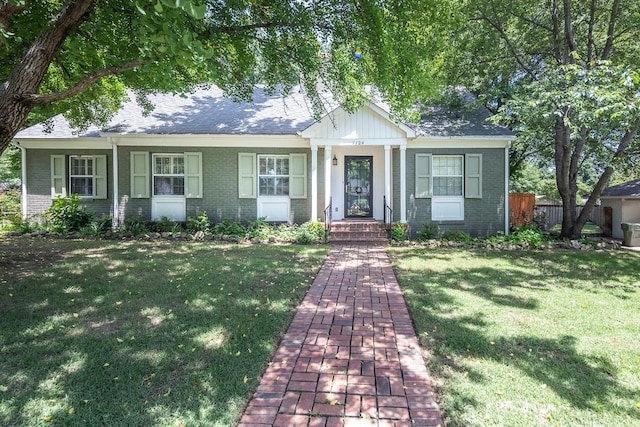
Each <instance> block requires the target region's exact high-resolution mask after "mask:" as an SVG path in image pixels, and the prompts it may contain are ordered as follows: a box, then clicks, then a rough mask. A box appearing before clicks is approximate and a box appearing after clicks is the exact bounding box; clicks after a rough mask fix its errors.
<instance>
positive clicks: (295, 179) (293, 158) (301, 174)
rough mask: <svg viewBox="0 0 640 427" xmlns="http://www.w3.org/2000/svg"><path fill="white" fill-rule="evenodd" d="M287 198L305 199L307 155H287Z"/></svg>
mask: <svg viewBox="0 0 640 427" xmlns="http://www.w3.org/2000/svg"><path fill="white" fill-rule="evenodd" d="M289 197H290V198H292V199H306V198H307V155H306V154H305V153H291V154H289Z"/></svg>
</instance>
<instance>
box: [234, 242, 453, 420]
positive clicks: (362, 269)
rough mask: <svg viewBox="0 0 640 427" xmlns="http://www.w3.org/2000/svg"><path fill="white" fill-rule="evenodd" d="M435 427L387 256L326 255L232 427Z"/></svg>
mask: <svg viewBox="0 0 640 427" xmlns="http://www.w3.org/2000/svg"><path fill="white" fill-rule="evenodd" d="M439 424H442V419H441V414H440V410H439V407H438V405H437V403H436V401H435V395H434V392H433V389H432V386H431V380H430V377H429V373H428V372H427V369H426V367H425V364H424V361H423V359H422V356H421V354H420V347H419V345H418V340H417V338H416V335H415V331H414V329H413V325H412V323H411V319H410V317H409V312H408V310H407V306H406V304H405V301H404V298H403V296H402V293H401V291H400V287H399V286H398V281H397V279H396V277H395V274H394V273H393V269H392V268H391V263H390V262H389V258H388V257H387V254H386V252H385V250H384V248H383V247H378V246H358V245H351V246H333V247H332V248H331V251H330V253H329V256H328V258H327V260H326V261H325V263H324V265H323V266H322V268H321V269H320V272H319V273H318V276H317V277H316V278H315V280H314V282H313V284H312V285H311V288H310V289H309V292H308V293H307V295H306V297H305V299H304V301H303V302H302V304H301V305H300V307H298V311H297V313H296V315H295V317H294V319H293V321H292V323H291V325H290V326H289V329H288V331H287V333H286V335H285V336H284V338H283V340H282V342H281V343H280V347H279V348H278V350H277V351H276V353H275V355H274V357H273V359H272V361H271V363H270V364H269V366H268V367H267V369H266V371H265V373H264V375H263V377H262V380H261V383H260V385H259V386H258V388H257V390H256V392H255V394H254V396H253V398H252V399H251V401H250V402H249V405H248V406H247V408H246V409H245V412H244V415H243V416H242V418H241V420H240V424H239V427H245V426H256V425H263V426H287V427H290V426H307V425H308V426H326V427H330V426H380V427H382V426H398V427H399V426H407V427H409V426H412V427H415V426H437V425H439Z"/></svg>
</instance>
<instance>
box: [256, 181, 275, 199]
mask: <svg viewBox="0 0 640 427" xmlns="http://www.w3.org/2000/svg"><path fill="white" fill-rule="evenodd" d="M260 195H261V196H274V195H275V182H274V179H273V178H267V177H260Z"/></svg>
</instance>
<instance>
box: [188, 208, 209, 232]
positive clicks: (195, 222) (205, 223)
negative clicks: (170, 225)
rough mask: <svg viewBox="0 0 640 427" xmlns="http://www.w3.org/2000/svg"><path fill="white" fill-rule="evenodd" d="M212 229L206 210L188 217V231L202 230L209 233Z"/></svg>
mask: <svg viewBox="0 0 640 427" xmlns="http://www.w3.org/2000/svg"><path fill="white" fill-rule="evenodd" d="M210 229H211V223H210V222H209V217H208V216H207V213H206V212H198V213H197V214H196V216H195V217H189V218H187V231H189V232H190V233H197V232H198V231H202V232H203V233H208V232H209V231H210Z"/></svg>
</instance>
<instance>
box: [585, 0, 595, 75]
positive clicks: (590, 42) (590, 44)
mask: <svg viewBox="0 0 640 427" xmlns="http://www.w3.org/2000/svg"><path fill="white" fill-rule="evenodd" d="M595 21H596V0H591V7H590V10H589V32H588V35H587V67H590V66H591V63H592V62H593V48H594V44H595V42H594V41H593V27H594V25H595Z"/></svg>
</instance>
